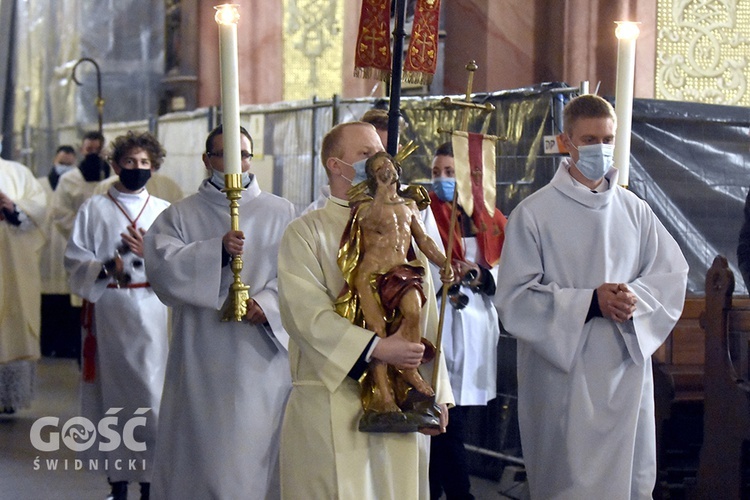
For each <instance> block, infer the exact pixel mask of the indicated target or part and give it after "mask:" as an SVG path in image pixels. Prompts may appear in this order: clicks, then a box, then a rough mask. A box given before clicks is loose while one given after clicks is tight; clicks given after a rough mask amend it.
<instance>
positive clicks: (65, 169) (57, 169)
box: [55, 163, 73, 175]
mask: <svg viewBox="0 0 750 500" xmlns="http://www.w3.org/2000/svg"><path fill="white" fill-rule="evenodd" d="M70 170H73V165H63V164H61V163H55V172H57V175H62V174H64V173H65V172H69V171H70Z"/></svg>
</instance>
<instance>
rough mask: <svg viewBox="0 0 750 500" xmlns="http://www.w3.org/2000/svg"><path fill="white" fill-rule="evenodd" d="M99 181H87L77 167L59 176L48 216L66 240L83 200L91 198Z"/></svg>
mask: <svg viewBox="0 0 750 500" xmlns="http://www.w3.org/2000/svg"><path fill="white" fill-rule="evenodd" d="M97 184H99V181H92V182H87V181H86V179H85V178H84V177H83V174H82V173H81V170H80V169H79V168H74V169H71V170H69V171H68V172H65V173H64V174H62V175H61V176H60V179H59V180H58V182H57V189H55V191H54V192H53V195H52V200H51V201H50V204H49V205H50V206H49V218H50V220H51V222H52V224H54V225H55V226H56V227H57V229H58V230H59V231H60V233H61V234H62V235H63V237H64V238H65V240H66V241H67V240H68V238H70V234H71V232H72V231H73V223H74V222H75V219H76V214H77V213H78V209H80V208H81V205H83V202H84V201H86V200H88V199H89V198H91V196H93V194H94V190H95V189H96V186H97Z"/></svg>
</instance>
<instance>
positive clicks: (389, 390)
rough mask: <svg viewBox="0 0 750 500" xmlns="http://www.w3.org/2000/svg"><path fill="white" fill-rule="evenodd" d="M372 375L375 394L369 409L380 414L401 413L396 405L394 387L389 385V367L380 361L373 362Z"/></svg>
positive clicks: (371, 364) (371, 366)
mask: <svg viewBox="0 0 750 500" xmlns="http://www.w3.org/2000/svg"><path fill="white" fill-rule="evenodd" d="M370 373H371V374H372V377H373V381H374V382H375V388H374V391H375V392H374V393H373V395H372V396H373V397H372V402H371V403H370V405H369V408H368V409H370V410H372V411H375V412H378V413H389V412H398V411H401V409H400V408H399V407H398V405H397V404H396V399H395V396H394V393H393V387H391V384H389V383H388V365H387V364H386V363H383V362H380V361H373V362H371V363H370Z"/></svg>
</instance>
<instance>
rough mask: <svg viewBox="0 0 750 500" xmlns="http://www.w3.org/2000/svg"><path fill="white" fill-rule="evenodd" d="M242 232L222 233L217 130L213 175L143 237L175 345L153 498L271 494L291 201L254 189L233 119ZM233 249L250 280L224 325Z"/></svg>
mask: <svg viewBox="0 0 750 500" xmlns="http://www.w3.org/2000/svg"><path fill="white" fill-rule="evenodd" d="M240 130H241V135H240V158H241V171H242V185H243V187H244V188H245V190H244V191H243V192H242V198H241V199H240V200H239V226H240V230H239V231H232V230H228V229H229V228H230V227H231V225H230V211H229V201H228V200H227V197H226V196H225V194H224V193H222V191H221V189H223V188H224V175H223V174H224V171H225V167H226V166H227V165H226V161H225V154H224V153H225V147H224V137H223V131H222V127H221V126H219V127H218V128H217V129H215V130H213V131H212V132H211V133H210V134H209V136H208V139H207V140H206V152H205V154H204V155H203V163H204V165H205V167H206V169H207V170H208V172H209V174H210V176H209V178H207V179H206V180H204V181H203V183H202V184H201V186H200V188H199V190H198V192H197V193H196V194H194V195H192V196H189V197H187V198H185V199H183V200H181V201H179V202H177V203H175V204H174V205H172V206H171V207H170V208H169V209H167V210H166V211H165V212H164V213H163V214H162V216H161V217H159V218H158V219H157V220H156V221H155V222H154V224H153V226H152V227H151V230H150V231H149V232H148V234H147V235H146V239H145V253H146V266H147V272H148V276H149V280H150V282H151V285H152V287H153V289H154V291H155V292H156V294H157V295H158V296H159V298H160V299H161V300H162V301H163V302H164V303H165V304H167V305H170V306H172V307H173V309H174V314H173V322H172V332H173V337H172V344H171V348H170V354H169V360H168V362H167V373H166V379H165V383H164V397H163V399H162V406H161V409H162V417H161V418H162V420H161V427H160V436H159V440H158V442H157V446H156V470H155V471H154V480H153V487H154V496H155V497H157V498H167V499H172V498H252V499H266V498H278V496H279V475H278V471H279V470H278V455H279V432H280V428H281V420H282V416H283V411H284V404H285V403H286V399H287V396H288V394H289V389H290V387H291V381H290V377H289V361H288V357H287V342H288V336H287V334H286V332H285V331H284V329H283V328H282V326H281V318H280V314H279V307H278V298H277V286H276V258H277V254H278V245H279V241H280V240H281V235H282V232H283V231H284V228H285V227H286V226H287V224H288V223H289V222H290V221H291V220H292V219H293V217H294V216H295V213H294V206H293V205H292V204H291V203H290V202H288V201H287V200H284V199H282V198H279V197H277V196H274V195H272V194H270V193H265V192H262V191H261V190H260V187H259V185H258V181H257V179H256V178H255V176H253V175H252V174H250V171H249V170H250V166H251V163H250V159H251V158H252V151H253V150H252V142H251V138H250V135H249V134H248V132H247V131H246V130H245V129H244V128H240ZM234 255H243V257H244V259H243V260H244V266H243V268H242V273H241V277H242V281H243V282H244V283H245V284H246V285H247V286H248V287H249V295H250V299H249V300H248V303H247V314H246V316H245V320H243V321H241V322H234V321H229V322H222V321H221V320H220V317H221V316H220V314H219V309H220V308H221V307H222V305H223V304H224V303H225V301H226V299H227V295H228V291H229V285H230V283H232V282H233V278H234V275H233V272H232V269H231V266H230V265H229V263H230V259H231V257H232V256H234Z"/></svg>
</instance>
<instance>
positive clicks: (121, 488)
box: [107, 481, 128, 500]
mask: <svg viewBox="0 0 750 500" xmlns="http://www.w3.org/2000/svg"><path fill="white" fill-rule="evenodd" d="M109 484H110V486H112V492H111V493H110V494H109V496H108V497H107V500H128V482H127V481H115V482H114V483H112V482H110V483H109Z"/></svg>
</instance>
